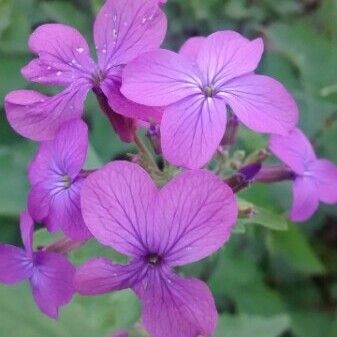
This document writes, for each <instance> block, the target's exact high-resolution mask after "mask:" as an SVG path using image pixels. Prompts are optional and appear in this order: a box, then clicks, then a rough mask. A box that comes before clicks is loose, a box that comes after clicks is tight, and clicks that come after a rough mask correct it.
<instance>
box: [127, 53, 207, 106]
mask: <svg viewBox="0 0 337 337" xmlns="http://www.w3.org/2000/svg"><path fill="white" fill-rule="evenodd" d="M201 87H202V81H201V75H200V73H199V72H198V69H196V68H195V67H194V66H193V63H192V62H191V61H190V60H188V59H187V58H185V57H184V56H182V55H179V54H176V53H174V52H171V51H168V50H164V49H162V50H157V51H152V52H148V53H145V54H143V55H141V56H139V57H138V58H137V59H135V60H134V61H132V62H131V63H129V64H128V65H127V66H126V67H125V69H124V71H123V80H122V88H121V92H122V94H123V95H124V96H126V97H127V98H128V99H130V100H132V101H134V102H136V103H139V104H145V105H150V106H166V105H169V104H171V103H175V102H178V101H179V100H180V99H182V98H185V97H187V96H191V95H194V94H200V93H201V89H200V88H201Z"/></svg>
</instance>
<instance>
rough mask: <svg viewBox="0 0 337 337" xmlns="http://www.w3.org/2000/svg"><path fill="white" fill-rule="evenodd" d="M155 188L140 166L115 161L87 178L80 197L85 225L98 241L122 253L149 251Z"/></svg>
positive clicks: (139, 253)
mask: <svg viewBox="0 0 337 337" xmlns="http://www.w3.org/2000/svg"><path fill="white" fill-rule="evenodd" d="M156 192H157V189H156V186H155V184H154V183H153V181H152V180H151V178H150V177H149V175H148V174H147V172H145V171H144V170H143V169H142V168H141V167H140V166H138V165H136V164H132V163H129V162H123V161H115V162H113V163H110V164H108V165H106V166H104V167H103V168H102V169H100V170H99V171H96V172H94V173H92V174H90V175H89V177H88V178H87V179H86V181H85V183H84V186H83V189H82V195H81V201H82V212H83V217H84V220H85V223H86V225H87V227H88V228H89V230H90V232H91V233H92V234H93V235H94V236H95V238H96V239H97V240H98V241H99V242H101V243H102V244H104V245H107V246H111V247H113V248H114V249H116V250H117V251H119V252H120V253H122V254H126V255H129V256H138V255H142V254H144V252H145V251H146V245H147V243H146V240H147V235H146V234H147V233H146V228H148V227H151V226H153V224H152V221H153V215H152V209H151V207H152V205H153V204H154V202H155V201H154V198H155V197H156Z"/></svg>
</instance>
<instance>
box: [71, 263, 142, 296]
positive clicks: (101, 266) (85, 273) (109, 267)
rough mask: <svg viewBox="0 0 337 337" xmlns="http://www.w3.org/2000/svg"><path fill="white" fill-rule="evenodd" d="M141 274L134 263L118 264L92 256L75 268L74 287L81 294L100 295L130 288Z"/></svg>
mask: <svg viewBox="0 0 337 337" xmlns="http://www.w3.org/2000/svg"><path fill="white" fill-rule="evenodd" d="M141 274H142V270H141V269H140V268H139V266H138V265H136V264H130V265H125V266H123V265H118V264H114V263H112V262H111V261H109V260H108V259H105V258H100V257H99V258H93V259H91V260H89V261H87V262H86V263H84V264H83V265H82V266H80V267H78V268H77V271H76V275H75V288H76V291H77V292H78V293H80V294H81V295H100V294H105V293H109V292H112V291H115V290H122V289H125V288H130V287H131V286H132V285H133V284H134V282H135V281H136V280H137V279H138V278H139V276H140V275H141Z"/></svg>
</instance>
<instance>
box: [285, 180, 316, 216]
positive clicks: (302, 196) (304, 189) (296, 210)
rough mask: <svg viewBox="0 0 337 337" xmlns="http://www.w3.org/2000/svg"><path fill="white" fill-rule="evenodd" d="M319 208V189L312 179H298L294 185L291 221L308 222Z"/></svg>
mask: <svg viewBox="0 0 337 337" xmlns="http://www.w3.org/2000/svg"><path fill="white" fill-rule="evenodd" d="M318 206H319V199H318V188H317V185H316V183H315V180H314V179H313V178H312V177H297V178H296V179H295V181H294V184H293V205H292V209H291V211H290V219H291V220H293V221H297V222H301V221H306V220H308V219H309V218H310V217H311V216H312V215H313V214H314V213H315V212H316V210H317V208H318Z"/></svg>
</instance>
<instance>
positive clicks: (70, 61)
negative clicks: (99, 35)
mask: <svg viewBox="0 0 337 337" xmlns="http://www.w3.org/2000/svg"><path fill="white" fill-rule="evenodd" d="M29 48H30V49H31V50H32V51H33V52H34V53H36V54H37V55H38V58H37V59H34V60H33V61H31V62H30V63H29V64H28V65H27V66H25V67H24V68H23V69H22V74H23V76H24V77H25V78H26V79H27V80H31V81H35V82H38V83H43V84H56V85H68V84H71V83H73V82H74V81H76V80H82V79H85V80H86V81H91V77H92V74H93V73H94V72H95V70H96V66H95V63H94V62H93V61H92V59H91V58H90V52H89V47H88V44H87V42H86V41H85V40H84V38H83V37H82V35H81V34H80V33H79V32H78V31H77V30H76V29H74V28H72V27H69V26H65V25H62V24H45V25H42V26H39V27H38V28H37V29H36V30H35V31H34V32H33V33H32V35H31V36H30V39H29Z"/></svg>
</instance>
